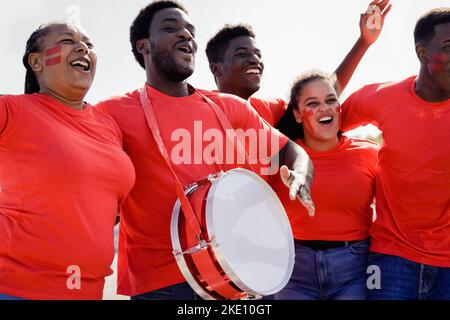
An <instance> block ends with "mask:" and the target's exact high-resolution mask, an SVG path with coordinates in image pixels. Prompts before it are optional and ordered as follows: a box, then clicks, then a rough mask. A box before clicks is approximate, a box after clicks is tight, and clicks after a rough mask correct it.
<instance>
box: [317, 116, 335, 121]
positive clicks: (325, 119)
mask: <svg viewBox="0 0 450 320" xmlns="http://www.w3.org/2000/svg"><path fill="white" fill-rule="evenodd" d="M331 120H333V118H332V117H323V118H320V119H319V122H327V121H331Z"/></svg>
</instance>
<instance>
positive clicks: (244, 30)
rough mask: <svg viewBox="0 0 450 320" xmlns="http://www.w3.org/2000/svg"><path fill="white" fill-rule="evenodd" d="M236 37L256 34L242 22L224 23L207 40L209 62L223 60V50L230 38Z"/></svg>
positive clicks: (225, 48) (252, 36)
mask: <svg viewBox="0 0 450 320" xmlns="http://www.w3.org/2000/svg"><path fill="white" fill-rule="evenodd" d="M237 37H251V38H253V39H254V38H255V37H256V36H255V33H254V32H253V30H252V27H251V26H250V25H247V24H242V23H240V24H235V25H231V24H227V25H225V26H224V27H223V28H222V29H220V30H219V32H218V33H217V34H216V35H215V36H214V37H212V38H211V40H209V41H208V44H207V46H206V55H207V57H208V61H209V63H219V62H223V61H224V58H225V51H226V50H227V49H228V46H229V44H230V42H231V40H233V39H234V38H237Z"/></svg>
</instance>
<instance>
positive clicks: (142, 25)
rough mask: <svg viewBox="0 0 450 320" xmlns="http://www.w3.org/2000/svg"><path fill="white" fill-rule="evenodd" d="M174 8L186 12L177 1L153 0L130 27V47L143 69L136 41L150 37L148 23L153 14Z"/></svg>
mask: <svg viewBox="0 0 450 320" xmlns="http://www.w3.org/2000/svg"><path fill="white" fill-rule="evenodd" d="M168 8H175V9H180V10H181V11H183V12H184V13H186V14H188V11H187V10H186V9H185V8H184V7H183V6H182V5H181V4H180V3H178V2H177V1H172V0H161V1H153V2H152V3H150V4H149V5H148V6H146V7H145V8H143V9H142V10H141V11H140V12H139V14H138V16H137V17H136V19H134V21H133V24H132V25H131V27H130V42H131V48H132V51H133V54H134V57H135V58H136V61H137V62H138V63H139V65H140V66H141V67H142V68H144V69H145V63H144V57H143V56H142V54H141V53H139V52H138V50H137V41H138V40H141V39H147V38H149V37H150V25H151V24H152V20H153V16H154V15H155V14H156V13H157V12H158V11H160V10H163V9H168Z"/></svg>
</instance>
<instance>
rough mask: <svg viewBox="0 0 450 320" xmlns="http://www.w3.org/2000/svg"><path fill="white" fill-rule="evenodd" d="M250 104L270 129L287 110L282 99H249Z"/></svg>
mask: <svg viewBox="0 0 450 320" xmlns="http://www.w3.org/2000/svg"><path fill="white" fill-rule="evenodd" d="M249 102H250V104H251V105H252V107H253V108H255V110H256V111H257V112H258V114H259V116H260V117H261V118H263V119H264V120H266V121H267V122H268V123H269V124H270V125H271V126H272V127H275V126H276V125H277V124H278V122H280V119H281V117H282V116H283V115H284V113H285V112H286V109H287V104H286V101H284V100H283V99H270V100H269V99H266V100H263V99H259V98H255V97H251V98H250V99H249Z"/></svg>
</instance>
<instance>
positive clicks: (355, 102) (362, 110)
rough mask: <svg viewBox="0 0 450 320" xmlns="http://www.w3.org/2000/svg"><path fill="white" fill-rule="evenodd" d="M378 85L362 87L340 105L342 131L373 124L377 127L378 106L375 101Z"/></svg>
mask: <svg viewBox="0 0 450 320" xmlns="http://www.w3.org/2000/svg"><path fill="white" fill-rule="evenodd" d="M378 88H379V85H370V86H366V87H363V88H362V89H360V90H358V91H357V92H355V93H354V94H352V95H351V96H350V97H349V98H348V99H347V100H346V101H345V102H344V104H343V105H342V131H344V132H346V131H349V130H352V129H355V128H357V127H359V126H365V125H368V124H373V125H375V126H377V127H378V123H379V122H378V119H379V116H378V114H379V112H378V108H379V107H380V106H379V104H378V103H377V98H378V94H377V91H378Z"/></svg>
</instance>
